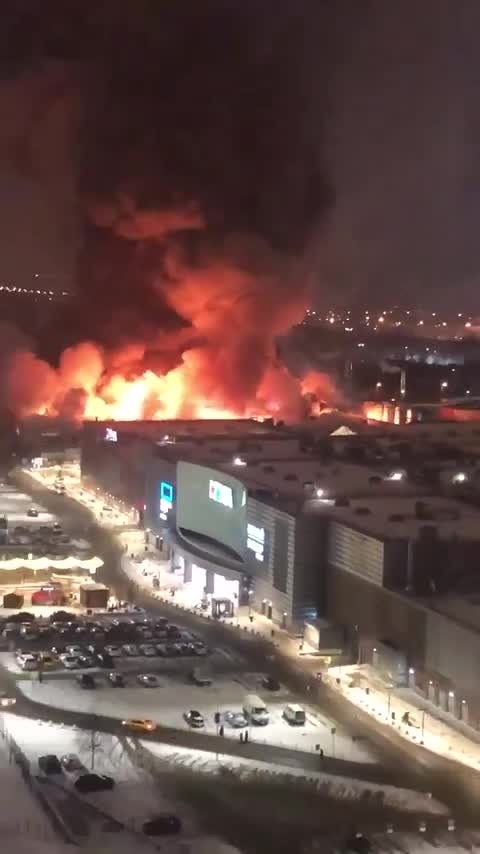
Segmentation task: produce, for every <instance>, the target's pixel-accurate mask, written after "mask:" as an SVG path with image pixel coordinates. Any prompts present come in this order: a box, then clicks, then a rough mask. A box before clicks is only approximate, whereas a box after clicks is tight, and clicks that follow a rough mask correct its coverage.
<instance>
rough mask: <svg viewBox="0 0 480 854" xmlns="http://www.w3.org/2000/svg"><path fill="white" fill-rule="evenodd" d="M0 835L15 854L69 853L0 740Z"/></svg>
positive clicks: (3, 842) (3, 742) (6, 848)
mask: <svg viewBox="0 0 480 854" xmlns="http://www.w3.org/2000/svg"><path fill="white" fill-rule="evenodd" d="M13 792H14V793H15V795H14V797H12V793H13ZM0 835H1V838H2V846H3V848H4V850H5V851H7V850H12V851H13V850H14V851H15V854H43V852H45V854H64V852H66V851H67V850H69V849H68V848H67V846H66V845H63V844H62V842H61V841H59V839H58V837H57V836H56V834H55V832H54V830H53V828H52V826H51V824H50V821H49V820H48V818H47V816H46V815H45V813H44V812H43V810H42V808H41V806H40V804H39V802H38V801H37V799H36V798H35V796H34V795H33V793H32V792H31V791H30V789H29V787H28V785H27V784H26V783H25V781H24V780H23V779H22V776H21V774H20V770H19V768H18V766H17V765H15V764H11V763H10V762H9V752H8V749H7V747H6V744H5V741H4V740H3V739H1V738H0Z"/></svg>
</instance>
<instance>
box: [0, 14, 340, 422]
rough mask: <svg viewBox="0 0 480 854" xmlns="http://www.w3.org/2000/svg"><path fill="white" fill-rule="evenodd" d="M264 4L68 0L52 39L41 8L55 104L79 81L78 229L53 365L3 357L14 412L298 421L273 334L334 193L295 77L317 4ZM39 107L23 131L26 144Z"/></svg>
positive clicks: (301, 296)
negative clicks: (73, 290) (54, 76)
mask: <svg viewBox="0 0 480 854" xmlns="http://www.w3.org/2000/svg"><path fill="white" fill-rule="evenodd" d="M270 5H271V4H270V3H269V2H268V0H267V2H266V3H265V8H262V10H259V9H258V4H257V3H253V2H243V3H241V4H239V3H237V2H234V0H227V2H225V0H222V2H220V0H216V2H214V0H206V2H204V3H202V5H201V8H199V9H198V11H192V10H191V9H190V11H189V13H188V14H185V11H184V10H181V9H178V10H177V7H175V8H173V6H172V4H159V3H150V2H147V0H142V2H136V3H135V4H134V3H133V2H132V3H125V4H122V11H121V13H120V11H119V9H118V4H113V3H110V2H103V3H101V4H99V6H98V8H97V9H96V10H95V11H91V10H86V9H85V8H84V4H78V5H77V4H76V3H73V4H72V8H71V9H70V10H69V16H68V17H67V16H66V15H65V13H64V11H63V7H62V6H61V5H59V6H58V7H56V8H55V17H54V30H53V34H52V30H51V25H52V21H53V18H51V17H50V15H49V14H48V13H47V14H46V15H45V19H46V20H45V21H44V22H42V23H41V24H40V34H39V36H38V44H37V45H36V50H37V54H38V55H39V56H40V60H38V59H37V62H38V61H42V62H43V63H47V62H51V57H50V56H49V54H51V52H52V44H53V45H54V50H55V53H56V55H57V61H58V55H59V54H60V56H61V64H62V69H64V70H63V71H62V75H63V76H62V77H61V80H62V86H63V88H62V86H61V85H60V83H59V82H58V81H57V83H56V88H55V86H53V83H52V84H51V86H50V89H48V93H49V94H48V97H49V99H51V97H52V96H51V94H50V93H51V92H52V91H53V93H54V101H55V104H57V102H58V100H59V98H60V99H61V98H63V99H64V101H65V105H67V104H70V103H71V102H70V99H69V98H68V97H67V95H65V88H64V86H65V83H64V81H65V79H68V75H70V79H71V80H74V81H75V83H74V85H73V83H72V91H74V92H75V98H76V100H75V103H76V110H75V113H74V116H73V115H72V114H71V112H69V109H67V106H65V107H64V109H63V110H62V108H60V113H61V114H62V115H64V117H65V120H66V122H67V124H68V125H69V127H70V128H71V129H72V133H71V135H70V136H68V135H67V136H66V137H65V145H66V148H67V149H68V153H69V156H70V158H71V159H73V161H74V165H75V176H76V195H75V205H76V208H77V210H78V211H79V212H80V220H79V221H80V222H81V223H82V227H81V232H80V234H79V242H80V252H79V258H78V267H77V274H76V279H77V298H76V301H75V305H74V308H73V309H72V310H70V313H68V312H64V313H63V314H62V315H61V316H60V317H57V320H56V324H55V330H54V340H55V345H56V349H57V353H56V367H52V366H51V365H50V364H48V363H47V362H43V361H41V360H40V359H38V358H37V357H36V356H35V355H33V354H32V353H28V352H26V351H24V350H22V351H17V352H16V354H14V355H13V356H12V357H11V358H10V359H9V363H8V370H7V375H6V389H7V394H8V398H9V401H10V402H11V406H12V408H13V409H14V410H15V411H16V412H17V413H19V414H21V415H25V414H31V413H33V412H40V411H45V412H60V413H61V414H63V413H65V412H66V411H67V412H68V413H69V415H70V416H72V415H73V416H75V417H81V416H83V415H86V416H87V417H117V418H128V417H133V418H135V417H141V416H142V415H148V416H151V417H162V416H171V415H172V414H175V415H200V416H201V415H202V414H209V413H211V412H218V413H220V414H226V413H238V414H249V413H252V412H255V411H256V410H258V409H259V408H261V409H263V410H265V411H267V412H269V411H274V412H275V413H278V414H281V413H282V412H286V411H288V412H289V413H293V412H295V413H296V414H300V411H301V408H302V390H301V387H300V386H299V384H298V383H297V382H296V381H295V380H293V378H291V377H290V376H289V375H288V373H287V372H286V370H285V369H284V368H282V367H281V366H279V365H278V364H276V362H275V357H274V341H275V337H276V336H277V335H279V334H280V333H282V332H285V331H286V330H287V329H288V328H289V327H290V326H291V325H292V324H293V323H295V322H297V321H299V320H300V319H301V317H302V316H303V313H304V310H305V307H306V305H307V298H308V290H307V282H308V246H309V241H310V238H311V236H312V234H313V233H315V232H316V229H317V228H318V227H319V226H320V225H321V224H322V223H323V222H324V221H325V217H326V215H327V213H328V211H329V209H330V206H331V202H332V194H331V190H330V184H329V181H328V179H327V177H326V174H325V170H324V167H323V163H322V160H323V158H322V154H321V147H320V146H319V144H318V129H319V120H318V115H319V114H321V112H322V106H323V105H322V101H321V99H320V100H319V99H318V97H317V98H313V97H312V90H311V86H310V83H309V81H308V80H307V73H308V70H309V67H310V66H309V63H308V61H307V59H308V57H309V51H311V50H312V49H316V50H318V40H314V39H312V26H311V25H312V22H314V23H315V24H316V26H315V28H314V31H315V33H317V31H318V11H315V10H316V9H317V7H318V4H311V5H310V3H308V2H307V3H306V4H305V9H304V10H303V12H302V14H297V13H295V14H294V13H293V8H294V7H293V5H292V6H291V5H290V4H286V5H287V6H288V7H289V8H288V10H287V8H286V9H285V10H284V11H282V10H279V9H278V6H277V4H276V5H275V15H271V14H269V12H271V11H272V10H273V5H272V9H270ZM33 6H36V4H33ZM180 6H181V4H180ZM30 11H31V10H30ZM24 14H25V15H27V14H28V13H27V12H25V13H24ZM23 23H24V24H25V25H26V23H27V22H26V20H25V21H24V22H23ZM38 23H39V22H38V21H37V25H38ZM42 27H44V29H43V30H42ZM49 27H50V29H49ZM75 27H77V30H76V31H75V29H74V28H75ZM65 69H67V78H65ZM22 73H24V72H22ZM29 74H30V77H31V80H32V81H33V83H32V86H33V89H35V87H37V86H38V85H39V84H38V71H36V70H32V69H29ZM22 80H25V78H22ZM18 81H19V76H18V73H17V74H16V76H14V77H13V79H12V81H11V84H10V85H11V86H13V87H17V88H18V86H19V82H18ZM22 85H23V84H22ZM52 86H53V89H52ZM27 91H28V98H30V101H29V103H31V89H30V88H29V87H28V86H27ZM42 91H43V90H42ZM316 94H317V95H318V92H317V93H316ZM20 100H21V101H23V100H28V99H27V96H26V95H25V96H23V95H22V96H21V98H20ZM49 103H50V100H49ZM39 114H40V115H42V110H41V109H39ZM36 115H37V113H36V111H35V110H33V111H30V113H29V119H28V121H27V122H26V124H25V125H23V126H22V140H23V141H24V144H23V150H27V151H28V152H32V151H34V150H35V140H36V135H37V121H36ZM0 142H1V140H0ZM10 142H11V141H10ZM9 144H10V143H9ZM11 147H12V146H11V145H10V148H11ZM13 148H14V150H15V151H16V152H17V151H18V152H20V153H21V151H22V146H21V145H20V144H19V138H18V137H17V138H16V141H15V140H14V144H13ZM28 159H30V160H31V159H32V158H31V156H30V154H29V157H28ZM47 178H48V175H47ZM66 342H67V343H69V344H70V346H68V347H67V349H64V345H65V343H66Z"/></svg>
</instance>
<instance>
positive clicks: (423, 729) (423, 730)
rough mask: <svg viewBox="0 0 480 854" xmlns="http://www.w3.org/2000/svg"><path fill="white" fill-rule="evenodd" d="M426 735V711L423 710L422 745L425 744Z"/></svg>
mask: <svg viewBox="0 0 480 854" xmlns="http://www.w3.org/2000/svg"><path fill="white" fill-rule="evenodd" d="M424 735H425V709H422V744H423V742H424Z"/></svg>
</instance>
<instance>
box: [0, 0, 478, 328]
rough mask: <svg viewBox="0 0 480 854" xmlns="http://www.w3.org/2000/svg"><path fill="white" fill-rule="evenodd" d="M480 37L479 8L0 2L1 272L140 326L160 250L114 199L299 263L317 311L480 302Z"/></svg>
mask: <svg viewBox="0 0 480 854" xmlns="http://www.w3.org/2000/svg"><path fill="white" fill-rule="evenodd" d="M91 7H94V8H91ZM479 35H480V4H479V3H478V2H477V0H421V2H418V0H417V2H414V0H402V2H397V3H393V2H385V0H365V2H358V0H353V1H352V2H349V0H331V2H321V0H316V2H310V1H309V0H305V2H300V3H298V2H293V0H292V1H291V0H275V1H274V0H260V2H249V0H244V2H238V1H237V0H222V2H221V0H217V2H211V0H205V2H201V0H192V2H178V3H169V2H166V0H163V2H162V0H152V2H149V1H148V0H135V2H123V3H119V2H118V0H117V2H110V0H109V1H108V2H105V0H104V2H97V3H95V4H92V3H86V4H85V3H79V2H76V0H70V2H67V0H61V2H58V0H23V2H20V0H15V2H14V0H4V3H3V4H2V28H1V32H0V62H1V65H0V69H1V75H2V82H1V84H0V115H1V121H0V216H1V222H2V228H1V230H0V259H1V261H0V273H1V276H2V278H4V279H7V280H8V279H9V280H11V281H19V280H20V279H23V280H25V279H27V278H28V277H31V276H32V275H33V273H34V272H37V271H39V272H40V273H41V274H43V275H47V276H51V275H52V276H54V277H55V278H56V279H58V280H59V281H64V282H65V283H66V284H67V285H68V286H69V287H70V283H71V282H73V283H74V285H73V286H74V287H75V288H76V289H77V291H78V292H79V293H80V294H82V295H83V297H84V299H85V301H86V303H88V302H89V301H91V300H92V298H93V295H95V300H96V305H97V310H98V316H99V318H100V320H101V322H102V323H101V325H102V326H104V325H105V322H106V317H107V314H108V306H109V305H110V306H111V304H112V300H116V301H117V302H118V304H119V311H120V314H119V317H120V319H119V320H118V323H116V325H117V326H120V327H121V326H122V323H124V321H123V320H122V319H121V315H122V311H123V315H124V316H125V315H128V317H129V323H133V324H134V325H135V312H136V306H137V305H139V304H141V305H142V306H143V309H145V306H146V305H147V306H148V305H149V304H150V302H151V301H152V281H153V280H154V279H155V276H156V275H158V272H157V271H158V269H159V268H160V267H162V270H163V272H162V275H163V276H165V269H164V264H163V261H164V257H163V255H164V247H162V246H161V245H160V243H161V241H160V240H159V234H158V230H157V233H155V234H154V235H153V241H152V234H151V233H150V232H149V233H145V234H144V233H140V232H138V228H139V225H138V221H137V219H136V220H135V229H136V232H135V239H133V238H132V233H131V229H130V233H129V234H128V235H127V237H125V234H124V233H122V229H123V230H124V226H123V225H119V224H118V222H119V220H118V216H119V215H118V209H119V207H120V208H121V206H122V202H121V200H122V199H124V198H125V197H127V198H128V199H129V204H130V205H133V207H134V210H135V216H136V213H137V212H138V211H142V212H144V211H148V212H152V211H157V212H158V211H162V213H163V214H164V212H165V211H166V210H168V211H171V210H172V209H175V210H178V209H181V211H182V212H183V215H184V214H185V210H186V209H187V211H189V212H190V213H191V211H192V209H194V210H195V211H198V212H199V215H201V217H202V220H203V221H204V224H205V229H204V234H203V236H202V241H203V242H204V243H205V242H206V243H207V244H208V247H209V251H215V249H217V248H218V247H219V246H221V247H222V250H223V247H224V245H225V240H226V239H229V236H230V235H232V234H237V233H242V234H244V233H246V232H248V233H249V234H251V235H254V236H255V238H258V239H259V240H261V241H263V242H264V243H265V245H266V246H268V247H269V249H270V248H271V247H273V249H274V251H275V252H278V253H280V256H281V257H285V258H287V257H288V258H289V257H292V256H294V257H295V258H301V259H302V270H303V272H304V274H305V276H306V277H307V278H308V280H309V282H310V284H311V286H312V288H313V298H315V295H316V296H317V297H319V298H321V299H322V301H323V300H325V301H327V302H328V301H329V300H335V301H341V302H342V301H343V302H344V303H348V302H349V301H357V302H360V303H361V302H364V301H368V300H371V299H374V300H378V299H380V298H381V299H382V300H386V301H390V302H393V301H398V299H399V295H400V294H401V296H402V297H403V300H404V302H409V301H416V302H423V303H426V304H433V303H434V302H435V303H436V302H437V301H441V302H442V304H444V305H447V306H448V305H452V306H456V305H457V304H458V301H459V300H464V299H466V300H467V301H468V302H470V304H473V305H474V301H475V286H476V283H477V277H478V274H479V264H480V262H479V252H478V249H477V246H478V238H477V222H478V221H479V214H480V187H479V177H480V165H479V148H478V142H479V130H480V127H479V119H478V113H479V110H480V106H479V105H480V97H479V95H480V91H479V90H480V65H479V60H478V38H479ZM119 200H120V201H119ZM105 208H108V210H109V211H110V214H109V215H110V220H109V224H108V226H107V227H106V226H105V224H104V220H103V221H102V222H101V223H100V228H99V210H100V211H101V215H102V216H103V217H105ZM112 210H113V211H114V213H113V214H112ZM122 210H123V209H122ZM123 215H124V214H123V212H121V216H122V217H123ZM141 226H142V228H143V227H145V221H144V219H143V220H142V223H141ZM156 227H157V229H158V226H156ZM128 228H130V226H128ZM149 228H150V224H149ZM147 231H148V229H147ZM183 231H184V232H185V231H186V232H188V233H187V234H186V233H184V234H183V237H182V251H184V252H187V254H188V257H189V258H193V259H195V258H196V256H197V253H198V251H199V249H198V245H197V243H198V235H196V233H195V229H192V230H191V233H190V231H189V230H188V229H183ZM145 238H146V239H145ZM203 251H204V249H203V247H202V252H203ZM192 263H194V261H192ZM132 281H134V282H135V287H133V286H132ZM156 300H158V294H157V296H156ZM160 302H161V299H160ZM158 310H159V311H160V309H158ZM163 310H164V313H167V314H168V312H167V310H166V309H165V307H164V309H163ZM138 322H139V323H140V321H138ZM172 322H173V321H172ZM85 325H86V326H87V327H88V324H86V323H84V326H85ZM99 325H100V321H99ZM84 331H86V332H89V329H88V328H86V329H85V330H83V329H82V330H79V331H78V336H81V334H83V332H84Z"/></svg>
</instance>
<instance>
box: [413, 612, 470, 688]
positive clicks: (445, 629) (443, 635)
mask: <svg viewBox="0 0 480 854" xmlns="http://www.w3.org/2000/svg"><path fill="white" fill-rule="evenodd" d="M426 626H427V631H426V654H425V665H426V669H427V670H429V671H430V672H431V673H439V674H441V675H442V676H444V677H445V678H446V679H449V680H451V682H452V683H453V684H454V685H455V686H456V687H457V688H458V689H459V690H460V691H464V692H465V693H466V694H467V695H468V696H472V695H473V696H476V697H480V633H479V632H476V631H474V630H473V629H469V628H467V627H465V626H461V625H460V624H459V623H456V622H455V621H454V620H451V619H450V618H448V617H446V616H444V615H443V614H437V613H435V612H434V611H428V612H427V620H426Z"/></svg>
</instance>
